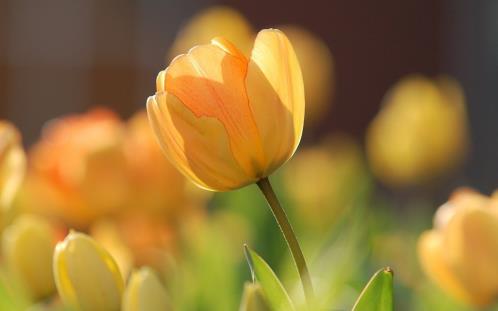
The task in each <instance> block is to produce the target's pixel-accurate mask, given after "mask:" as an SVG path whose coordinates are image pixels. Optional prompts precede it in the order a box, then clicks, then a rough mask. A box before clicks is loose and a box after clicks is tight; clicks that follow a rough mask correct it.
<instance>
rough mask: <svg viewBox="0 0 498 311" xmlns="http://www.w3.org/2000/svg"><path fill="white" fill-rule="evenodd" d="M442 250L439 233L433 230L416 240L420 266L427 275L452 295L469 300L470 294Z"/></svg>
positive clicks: (441, 240) (441, 239)
mask: <svg viewBox="0 0 498 311" xmlns="http://www.w3.org/2000/svg"><path fill="white" fill-rule="evenodd" d="M444 251H445V249H444V247H443V238H442V236H441V234H439V233H438V232H437V231H434V230H432V231H428V232H425V233H423V234H422V236H421V237H420V239H419V242H418V254H419V257H420V263H421V265H422V268H423V269H424V270H425V272H426V273H427V275H429V276H431V277H432V279H433V280H434V281H435V282H437V283H438V285H440V286H441V288H445V289H447V290H448V291H449V292H451V293H452V294H453V295H454V296H456V297H459V298H460V299H462V300H464V301H471V295H470V294H469V293H468V292H467V290H466V289H465V286H464V285H463V284H462V281H461V280H459V279H457V278H456V277H455V274H454V271H453V270H452V268H451V267H450V265H449V264H448V261H447V259H446V257H445V252H444Z"/></svg>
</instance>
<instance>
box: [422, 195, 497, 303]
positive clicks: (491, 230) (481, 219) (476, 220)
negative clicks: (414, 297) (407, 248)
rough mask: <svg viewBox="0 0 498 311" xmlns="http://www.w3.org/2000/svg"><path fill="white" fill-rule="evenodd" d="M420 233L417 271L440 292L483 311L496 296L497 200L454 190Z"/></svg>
mask: <svg viewBox="0 0 498 311" xmlns="http://www.w3.org/2000/svg"><path fill="white" fill-rule="evenodd" d="M434 224H435V225H434V229H433V230H430V231H427V232H425V233H423V234H422V236H421V237H420V239H419V243H418V253H419V258H420V262H421V265H422V268H423V269H424V270H425V272H426V274H427V275H428V276H429V277H430V278H432V279H433V280H434V281H435V282H436V283H437V284H438V285H439V286H440V287H441V288H442V289H444V290H445V291H446V292H448V293H449V294H450V295H452V296H453V297H455V298H456V299H459V300H461V301H463V302H466V303H467V304H470V305H473V306H476V307H484V306H488V305H490V304H492V303H493V302H495V301H496V297H498V266H497V265H496V262H498V200H497V199H496V198H490V197H486V196H484V195H481V194H479V193H476V192H474V191H471V190H459V191H457V192H456V193H455V194H454V195H453V196H452V197H451V198H450V200H449V202H448V203H446V204H444V205H443V206H442V207H441V208H440V210H439V211H438V212H437V213H436V215H435V218H434Z"/></svg>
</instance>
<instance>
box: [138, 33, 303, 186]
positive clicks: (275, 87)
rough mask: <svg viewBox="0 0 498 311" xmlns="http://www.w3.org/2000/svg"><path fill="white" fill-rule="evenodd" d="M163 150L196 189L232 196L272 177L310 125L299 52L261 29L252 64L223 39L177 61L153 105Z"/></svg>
mask: <svg viewBox="0 0 498 311" xmlns="http://www.w3.org/2000/svg"><path fill="white" fill-rule="evenodd" d="M147 109H148V113H149V118H150V121H151V123H152V126H153V128H154V130H155V133H156V135H157V137H158V140H159V142H160V144H161V145H162V147H163V151H164V152H165V153H166V155H167V157H168V158H169V159H170V160H171V162H172V163H173V164H174V165H175V166H176V167H177V168H178V169H179V170H180V171H181V172H182V173H183V174H184V175H185V176H187V177H189V178H190V179H191V180H192V181H193V182H194V183H196V184H197V185H199V186H200V187H202V188H205V189H209V190H213V191H228V190H233V189H237V188H240V187H243V186H245V185H248V184H251V183H254V182H256V181H258V180H260V179H262V178H265V177H267V176H268V175H270V174H271V173H272V172H273V171H275V170H276V169H277V168H278V167H279V166H281V165H282V164H283V163H284V162H286V161H287V160H288V159H289V158H290V157H291V156H292V154H293V153H294V151H295V150H296V148H297V146H298V144H299V140H300V138H301V134H302V128H303V119H304V89H303V79H302V75H301V70H300V68H299V63H298V61H297V58H296V54H295V53H294V50H293V48H292V46H291V44H290V42H289V40H288V39H287V37H286V36H285V35H284V34H283V33H282V32H281V31H279V30H276V29H268V30H263V31H261V32H260V33H259V34H258V36H257V37H256V40H255V43H254V48H253V50H252V55H251V58H250V59H247V58H246V57H245V56H244V55H243V54H242V53H241V52H240V51H239V50H238V49H237V47H235V46H234V45H233V44H231V43H230V42H229V41H227V40H226V39H224V38H216V39H213V40H212V42H211V44H207V45H200V46H197V47H195V48H193V49H191V50H190V51H189V53H188V54H185V55H180V56H178V57H177V58H175V59H174V60H173V61H172V62H171V64H170V66H169V67H168V68H167V69H166V70H164V71H162V72H160V73H159V75H158V77H157V92H156V95H155V96H152V97H149V99H148V101H147Z"/></svg>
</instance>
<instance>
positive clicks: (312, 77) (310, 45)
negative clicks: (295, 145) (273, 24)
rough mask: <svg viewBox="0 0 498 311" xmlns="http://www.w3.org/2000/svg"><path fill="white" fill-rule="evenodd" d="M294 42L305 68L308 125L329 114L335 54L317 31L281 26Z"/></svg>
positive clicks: (333, 82) (306, 123)
mask: <svg viewBox="0 0 498 311" xmlns="http://www.w3.org/2000/svg"><path fill="white" fill-rule="evenodd" d="M277 28H278V29H280V30H282V31H283V32H284V33H285V35H286V36H287V37H288V38H289V41H290V42H291V43H292V46H293V47H294V50H295V51H296V55H297V59H298V60H299V64H301V69H302V71H303V81H304V89H305V90H306V122H305V126H306V127H312V126H313V125H315V124H316V123H317V122H318V121H321V120H323V118H325V117H326V116H327V112H328V110H329V109H330V107H331V104H332V97H333V94H334V88H335V81H334V58H333V56H332V53H331V51H330V49H329V48H328V46H327V44H326V43H325V42H324V41H323V40H322V39H321V38H320V37H318V36H317V35H315V34H314V33H312V32H310V31H308V30H306V29H304V28H302V27H299V26H297V25H283V26H279V27H277Z"/></svg>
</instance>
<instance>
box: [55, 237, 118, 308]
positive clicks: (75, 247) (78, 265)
mask: <svg viewBox="0 0 498 311" xmlns="http://www.w3.org/2000/svg"><path fill="white" fill-rule="evenodd" d="M54 277H55V284H56V285H57V290H58V291H59V295H60V296H61V298H62V300H63V302H64V304H66V305H67V306H69V307H71V308H73V309H75V310H80V311H119V310H120V307H121V295H122V292H123V287H124V283H123V278H122V276H121V273H120V271H119V268H118V265H117V264H116V262H115V261H114V259H113V258H112V257H111V255H109V253H108V252H107V251H106V250H104V249H103V248H102V247H101V246H100V245H98V244H97V243H96V242H95V241H94V240H93V239H92V238H90V237H89V236H87V235H85V234H82V233H78V232H71V233H70V234H69V235H68V236H67V237H66V239H65V240H64V241H62V242H60V243H58V244H57V246H56V248H55V253H54Z"/></svg>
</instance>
